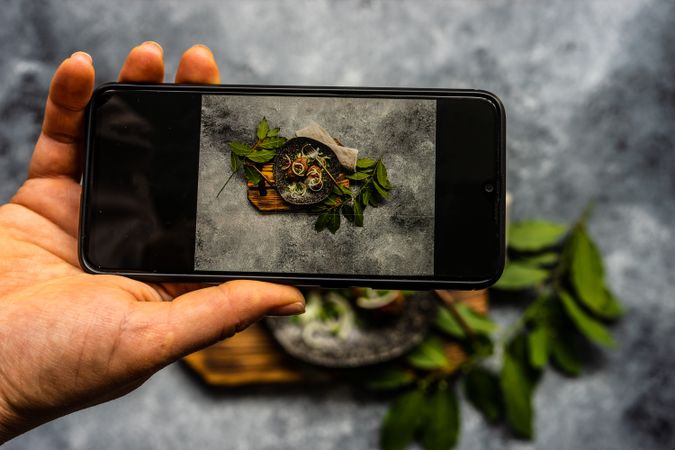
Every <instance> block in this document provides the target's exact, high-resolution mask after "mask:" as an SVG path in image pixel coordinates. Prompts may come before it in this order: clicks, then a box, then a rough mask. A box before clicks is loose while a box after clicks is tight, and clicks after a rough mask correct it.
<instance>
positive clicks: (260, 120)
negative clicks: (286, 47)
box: [79, 83, 506, 290]
mask: <svg viewBox="0 0 675 450" xmlns="http://www.w3.org/2000/svg"><path fill="white" fill-rule="evenodd" d="M505 171H506V168H505V112H504V107H503V106H502V103H501V102H500V100H499V99H498V98H497V97H496V96H495V95H493V94H491V93H489V92H485V91H478V90H445V89H394V88H347V87H288V86H243V85H215V86H201V85H171V84H161V85H148V84H138V85H134V84H117V83H112V84H106V85H102V86H100V87H99V88H97V89H96V90H95V92H94V95H93V98H92V100H91V102H90V104H89V107H88V112H87V119H86V141H85V167H84V174H83V180H82V184H83V190H82V201H81V209H80V211H81V217H80V237H79V258H80V264H81V266H82V268H83V269H84V270H86V271H87V272H90V273H95V274H119V275H124V276H129V277H133V278H138V279H142V280H146V281H192V282H200V281H204V282H220V281H224V280H228V279H253V280H265V281H272V282H280V283H287V284H295V285H299V286H321V287H347V286H363V287H373V288H390V289H411V290H416V289H435V288H452V289H477V288H484V287H487V286H489V285H490V284H492V283H494V282H495V281H496V280H497V279H498V278H499V276H500V274H501V271H502V268H503V265H504V254H505V249H504V234H505V233H504V226H505V225H504V209H505V206H504V203H505V201H504V197H505Z"/></svg>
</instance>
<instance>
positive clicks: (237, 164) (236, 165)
mask: <svg viewBox="0 0 675 450" xmlns="http://www.w3.org/2000/svg"><path fill="white" fill-rule="evenodd" d="M230 165H231V166H232V172H233V173H234V172H237V171H238V170H239V169H240V168H241V160H240V159H239V157H238V156H237V154H236V153H234V152H230Z"/></svg>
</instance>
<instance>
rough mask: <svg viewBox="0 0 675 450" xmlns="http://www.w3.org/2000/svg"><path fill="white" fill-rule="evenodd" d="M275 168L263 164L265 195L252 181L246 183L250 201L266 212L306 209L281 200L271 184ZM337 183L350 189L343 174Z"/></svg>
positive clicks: (271, 165) (270, 164)
mask: <svg viewBox="0 0 675 450" xmlns="http://www.w3.org/2000/svg"><path fill="white" fill-rule="evenodd" d="M273 166H274V165H273V164H272V163H266V164H263V166H262V168H261V169H260V172H262V174H263V176H264V178H265V181H264V185H265V189H264V194H263V193H262V192H261V190H260V189H259V187H258V185H255V184H253V183H251V182H250V181H247V182H246V187H247V190H246V196H247V197H248V201H250V202H251V204H252V205H253V206H254V207H255V208H256V209H257V210H258V211H264V212H287V211H300V210H303V209H306V208H303V207H302V206H296V205H291V204H290V203H287V202H286V201H285V200H284V199H283V198H281V195H279V192H277V190H276V189H275V188H274V186H273V184H270V182H271V183H274V171H273V170H272V168H273ZM268 180H269V182H268ZM337 182H338V183H340V184H341V185H342V186H345V187H349V180H348V179H347V178H345V176H344V174H343V173H340V174H338V176H337Z"/></svg>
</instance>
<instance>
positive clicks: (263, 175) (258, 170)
mask: <svg viewBox="0 0 675 450" xmlns="http://www.w3.org/2000/svg"><path fill="white" fill-rule="evenodd" d="M244 165H246V166H249V167H253V168H254V169H255V171H256V172H258V173H259V174H260V176H261V177H263V179H264V180H265V181H267V184H269V185H270V186H272V187H274V186H275V183H274V182H273V181H270V179H269V178H267V176H265V174H264V173H262V172H261V171H260V169H258V166H256V165H255V164H248V163H244Z"/></svg>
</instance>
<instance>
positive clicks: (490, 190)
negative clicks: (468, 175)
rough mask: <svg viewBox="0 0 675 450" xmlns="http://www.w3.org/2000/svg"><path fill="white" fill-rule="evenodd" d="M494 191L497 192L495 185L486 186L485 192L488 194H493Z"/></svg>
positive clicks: (488, 184)
mask: <svg viewBox="0 0 675 450" xmlns="http://www.w3.org/2000/svg"><path fill="white" fill-rule="evenodd" d="M494 190H495V187H494V185H492V184H490V183H487V184H486V185H485V192H487V193H488V194H489V193H491V192H494Z"/></svg>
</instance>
